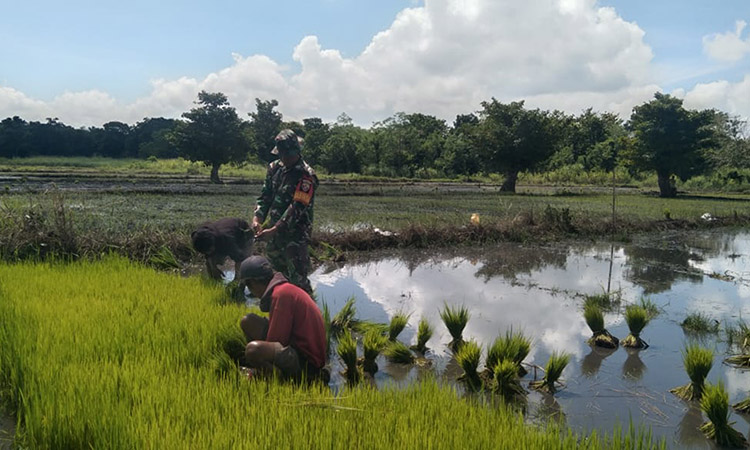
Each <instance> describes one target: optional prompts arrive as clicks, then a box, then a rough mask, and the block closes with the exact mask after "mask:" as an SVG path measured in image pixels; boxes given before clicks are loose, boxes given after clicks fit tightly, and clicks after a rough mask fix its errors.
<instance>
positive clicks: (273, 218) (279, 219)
mask: <svg viewBox="0 0 750 450" xmlns="http://www.w3.org/2000/svg"><path fill="white" fill-rule="evenodd" d="M300 152H301V145H300V141H299V139H298V138H297V135H296V134H295V133H294V131H292V130H282V131H281V132H280V133H279V134H278V135H277V136H276V146H275V147H274V148H273V150H272V151H271V153H273V154H278V155H279V159H277V160H276V161H273V162H272V163H271V164H269V166H268V172H267V173H266V181H265V183H264V184H263V190H262V191H261V193H260V196H259V197H258V201H257V204H256V207H255V216H254V217H253V229H254V230H255V239H256V240H267V241H268V244H267V246H266V257H267V258H268V259H269V261H271V264H272V265H273V268H274V269H275V270H276V271H277V272H281V273H283V274H284V275H285V276H286V277H287V279H288V280H289V281H291V282H292V283H294V284H296V285H297V286H299V287H301V288H302V289H304V290H306V291H307V292H309V293H312V287H311V286H310V280H308V279H307V274H308V273H309V272H310V255H309V253H308V248H307V247H308V244H309V243H310V233H311V232H312V221H313V200H314V194H315V189H317V187H318V177H317V176H316V175H315V171H313V169H312V167H310V166H309V165H308V164H307V163H306V162H305V161H304V160H303V159H302V156H301V155H300Z"/></svg>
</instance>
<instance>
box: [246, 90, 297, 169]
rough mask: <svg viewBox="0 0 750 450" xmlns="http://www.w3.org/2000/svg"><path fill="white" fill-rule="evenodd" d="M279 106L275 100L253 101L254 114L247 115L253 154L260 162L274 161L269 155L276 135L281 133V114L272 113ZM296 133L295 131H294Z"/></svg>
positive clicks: (271, 155)
mask: <svg viewBox="0 0 750 450" xmlns="http://www.w3.org/2000/svg"><path fill="white" fill-rule="evenodd" d="M277 106H279V102H278V101H277V100H269V101H263V100H261V99H259V98H256V99H255V108H256V111H255V112H254V113H248V114H249V116H250V123H249V125H248V128H249V129H250V134H251V137H252V141H253V143H254V144H253V145H254V149H253V153H254V154H255V155H256V156H258V158H260V160H261V161H266V162H270V161H273V160H274V159H276V157H275V155H273V154H272V153H271V150H273V147H274V145H275V139H276V135H277V134H279V131H281V117H282V116H281V113H280V112H278V111H274V108H276V107H277ZM295 131H296V130H295Z"/></svg>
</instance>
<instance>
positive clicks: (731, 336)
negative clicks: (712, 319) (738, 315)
mask: <svg viewBox="0 0 750 450" xmlns="http://www.w3.org/2000/svg"><path fill="white" fill-rule="evenodd" d="M725 333H726V340H727V343H728V345H729V346H730V347H737V348H739V349H740V351H741V352H742V353H745V351H746V350H747V349H748V348H749V347H750V326H748V324H747V323H746V322H745V321H744V320H740V321H739V322H738V323H737V325H736V326H732V325H727V326H726V329H725Z"/></svg>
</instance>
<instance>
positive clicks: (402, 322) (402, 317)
mask: <svg viewBox="0 0 750 450" xmlns="http://www.w3.org/2000/svg"><path fill="white" fill-rule="evenodd" d="M409 316H410V314H404V313H402V312H397V313H396V314H394V315H393V317H391V323H390V325H389V326H388V339H390V340H391V341H395V340H396V338H397V337H398V335H399V334H401V332H402V331H404V328H406V324H407V323H409Z"/></svg>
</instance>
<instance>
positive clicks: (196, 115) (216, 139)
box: [171, 91, 247, 183]
mask: <svg viewBox="0 0 750 450" xmlns="http://www.w3.org/2000/svg"><path fill="white" fill-rule="evenodd" d="M197 104H198V105H199V106H198V107H196V108H193V109H191V110H190V111H188V112H186V113H183V114H182V117H184V118H185V119H186V121H184V122H179V123H178V124H177V125H176V126H175V130H174V132H173V133H172V134H171V140H172V143H173V144H174V145H175V146H176V147H177V148H179V149H180V153H181V155H182V156H184V157H185V158H186V159H189V160H190V161H201V162H203V163H204V164H206V165H209V166H211V182H213V183H221V179H220V178H219V168H220V167H221V165H222V164H227V163H230V162H235V163H238V162H241V161H242V160H243V159H244V158H245V155H246V151H247V140H246V139H245V137H244V136H243V134H242V121H241V120H240V118H239V117H238V116H237V111H235V109H234V108H233V107H231V106H229V101H228V100H227V96H226V95H224V94H223V93H221V92H215V93H209V92H206V91H201V92H200V93H199V94H198V102H197Z"/></svg>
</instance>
